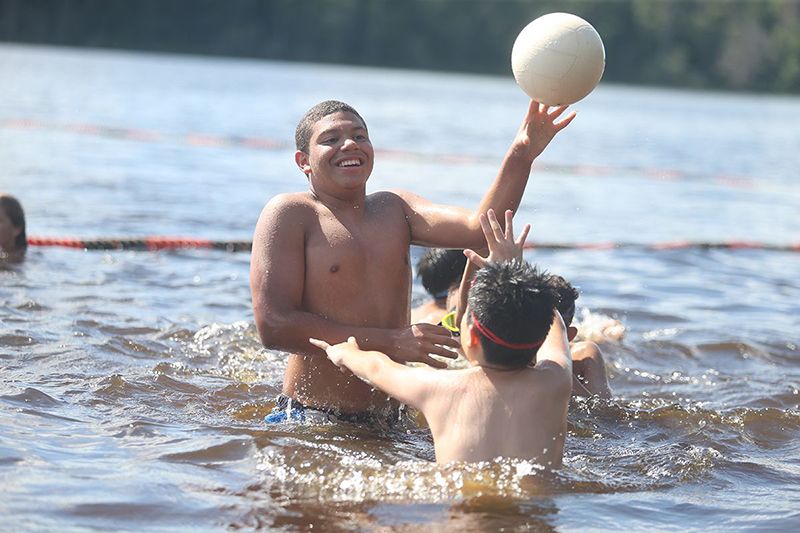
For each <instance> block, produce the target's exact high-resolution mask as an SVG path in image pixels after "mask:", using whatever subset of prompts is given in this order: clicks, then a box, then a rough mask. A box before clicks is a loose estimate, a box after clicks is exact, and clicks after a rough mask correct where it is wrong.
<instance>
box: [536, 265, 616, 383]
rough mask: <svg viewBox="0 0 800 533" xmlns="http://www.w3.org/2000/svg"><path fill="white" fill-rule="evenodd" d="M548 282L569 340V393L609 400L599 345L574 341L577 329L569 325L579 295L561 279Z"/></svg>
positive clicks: (557, 277)
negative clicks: (570, 374)
mask: <svg viewBox="0 0 800 533" xmlns="http://www.w3.org/2000/svg"><path fill="white" fill-rule="evenodd" d="M550 282H551V284H552V285H553V288H554V289H555V290H556V291H557V293H558V311H559V312H560V313H561V317H562V318H563V319H564V324H565V325H566V326H567V338H568V339H569V341H570V351H571V352H572V379H573V381H572V394H573V395H574V396H586V397H588V396H595V395H596V396H599V397H601V398H610V397H611V388H610V387H609V386H608V376H607V375H606V363H605V360H604V359H603V352H602V351H601V350H600V346H598V345H597V343H595V342H592V341H575V337H576V335H577V334H578V329H577V328H576V327H575V326H573V325H572V319H573V318H574V317H575V300H577V299H578V296H579V295H580V293H579V292H578V291H577V289H575V287H573V286H572V284H571V283H570V282H568V281H567V280H565V279H564V278H562V277H561V276H556V275H554V276H552V278H551V279H550Z"/></svg>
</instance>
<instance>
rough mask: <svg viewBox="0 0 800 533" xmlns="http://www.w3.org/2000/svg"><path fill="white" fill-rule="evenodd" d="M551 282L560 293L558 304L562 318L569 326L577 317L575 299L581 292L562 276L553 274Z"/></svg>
mask: <svg viewBox="0 0 800 533" xmlns="http://www.w3.org/2000/svg"><path fill="white" fill-rule="evenodd" d="M550 283H551V284H552V286H553V289H555V291H556V292H557V293H558V305H557V306H556V307H557V309H558V312H559V313H561V318H563V319H564V325H565V326H569V325H571V324H572V320H573V319H574V318H575V300H577V299H578V297H579V296H580V293H579V292H578V289H576V288H575V287H573V286H572V284H571V283H570V282H569V281H567V280H565V279H564V278H562V277H561V276H556V275H555V274H553V275H552V276H550Z"/></svg>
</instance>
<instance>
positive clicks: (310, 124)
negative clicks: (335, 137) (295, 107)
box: [294, 100, 367, 153]
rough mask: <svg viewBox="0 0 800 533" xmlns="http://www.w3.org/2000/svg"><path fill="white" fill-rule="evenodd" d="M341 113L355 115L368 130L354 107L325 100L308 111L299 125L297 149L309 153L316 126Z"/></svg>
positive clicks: (296, 132) (295, 135) (296, 138)
mask: <svg viewBox="0 0 800 533" xmlns="http://www.w3.org/2000/svg"><path fill="white" fill-rule="evenodd" d="M340 111H343V112H345V113H352V114H354V115H355V116H357V117H358V118H359V120H361V123H362V124H364V128H365V129H366V128H367V122H366V121H365V120H364V118H363V117H362V116H361V115H359V114H358V111H356V110H355V109H354V108H353V107H352V106H350V105H347V104H345V103H344V102H340V101H338V100H325V101H324V102H320V103H318V104H317V105H315V106H314V107H312V108H311V109H309V110H308V111H306V114H305V115H303V118H301V119H300V122H298V123H297V129H296V130H295V132H294V143H295V146H297V149H298V150H300V151H301V152H305V153H308V145H309V143H310V142H311V130H312V129H313V128H314V124H316V123H317V122H319V121H320V120H321V119H323V118H325V117H327V116H328V115H333V114H334V113H339V112H340Z"/></svg>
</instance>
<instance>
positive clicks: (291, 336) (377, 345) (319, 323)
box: [256, 311, 396, 357]
mask: <svg viewBox="0 0 800 533" xmlns="http://www.w3.org/2000/svg"><path fill="white" fill-rule="evenodd" d="M256 329H257V330H258V333H259V336H260V337H261V342H262V343H263V344H264V346H265V347H267V348H274V349H278V350H284V351H288V352H293V353H301V354H305V355H321V356H323V357H324V356H325V353H324V352H323V351H322V350H320V349H319V348H316V347H315V346H313V345H311V344H310V343H309V342H308V338H309V337H313V338H317V339H325V340H326V341H328V342H330V343H331V344H338V343H340V342H344V341H346V340H347V339H348V337H355V338H356V340H357V341H358V344H359V346H361V347H362V348H364V349H371V350H381V351H383V350H385V349H386V347H388V346H391V345H392V343H393V340H392V339H393V338H394V334H395V333H396V332H395V330H392V329H384V328H364V327H362V328H359V327H354V326H348V325H343V324H339V323H337V322H334V321H332V320H328V319H325V318H322V317H320V316H319V315H316V314H314V313H309V312H307V311H291V312H287V313H280V314H279V313H272V314H271V315H270V316H269V318H267V317H265V316H263V315H262V316H257V320H256Z"/></svg>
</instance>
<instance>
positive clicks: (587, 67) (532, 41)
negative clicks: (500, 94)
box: [511, 13, 606, 105]
mask: <svg viewBox="0 0 800 533" xmlns="http://www.w3.org/2000/svg"><path fill="white" fill-rule="evenodd" d="M605 68H606V51H605V48H604V47H603V40H602V39H601V38H600V34H598V33H597V30H595V29H594V27H592V25H591V24H589V23H588V22H586V21H585V20H583V19H582V18H580V17H578V16H576V15H571V14H569V13H550V14H548V15H543V16H541V17H539V18H537V19H536V20H534V21H533V22H531V23H530V24H528V25H527V26H525V27H524V28H523V29H522V31H521V32H520V33H519V35H518V36H517V40H516V41H514V47H513V48H512V49H511V69H512V70H513V72H514V78H515V79H516V80H517V84H519V86H520V87H521V88H522V90H523V91H525V93H527V95H528V96H530V97H531V98H533V99H534V100H537V101H539V102H541V103H543V104H547V105H562V104H572V103H575V102H577V101H578V100H580V99H581V98H583V97H585V96H586V95H587V94H589V93H590V92H592V89H594V88H595V87H596V86H597V84H598V82H599V81H600V78H602V77H603V71H604V70H605Z"/></svg>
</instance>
